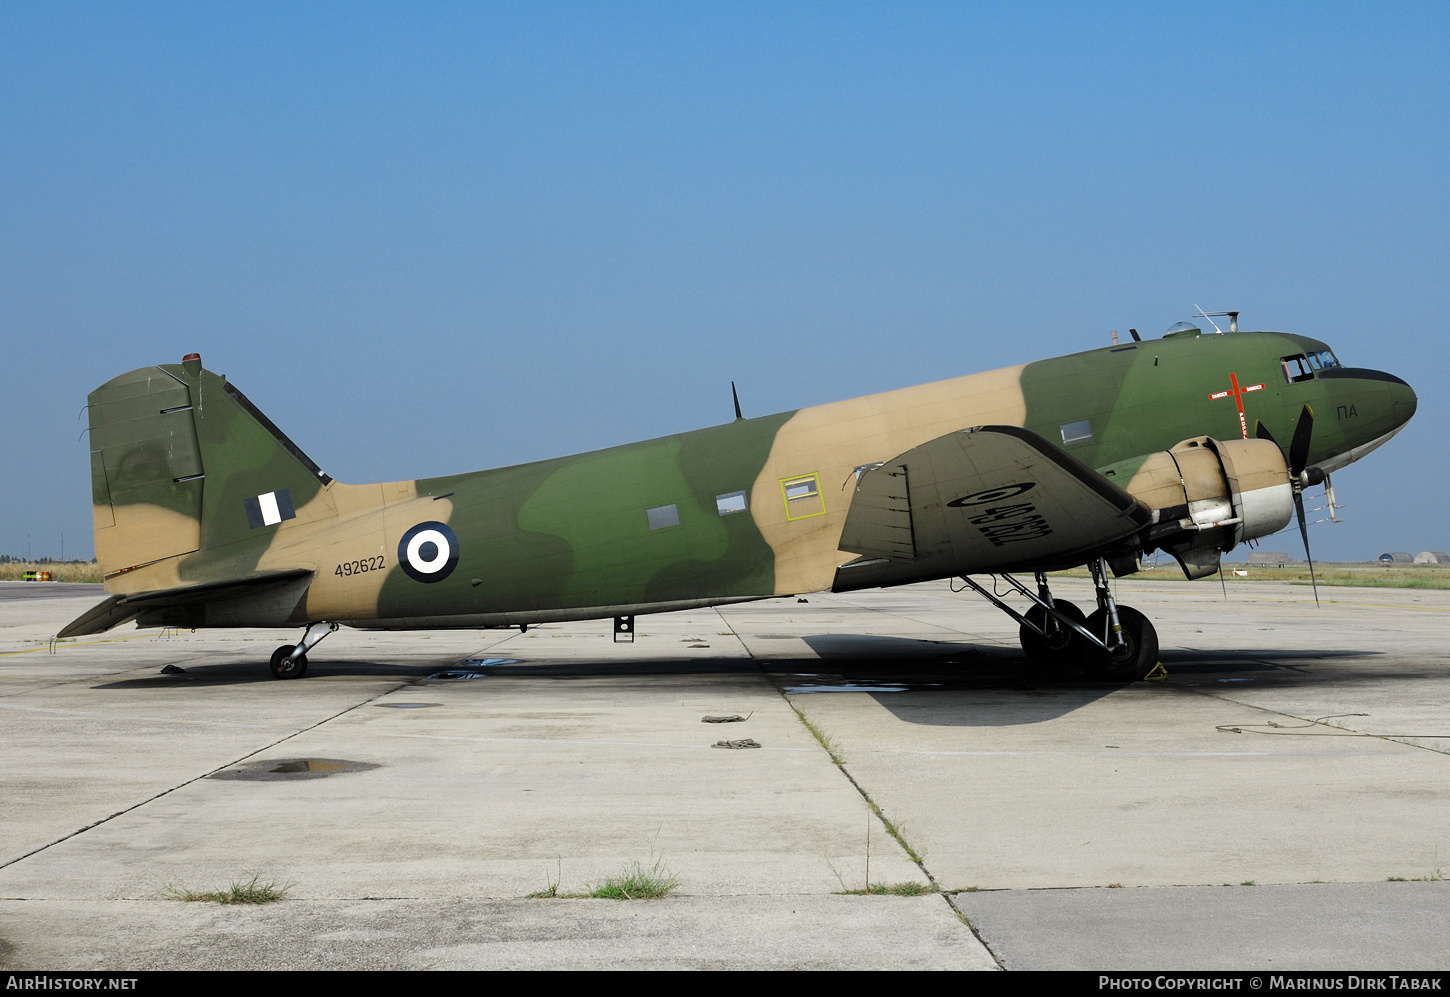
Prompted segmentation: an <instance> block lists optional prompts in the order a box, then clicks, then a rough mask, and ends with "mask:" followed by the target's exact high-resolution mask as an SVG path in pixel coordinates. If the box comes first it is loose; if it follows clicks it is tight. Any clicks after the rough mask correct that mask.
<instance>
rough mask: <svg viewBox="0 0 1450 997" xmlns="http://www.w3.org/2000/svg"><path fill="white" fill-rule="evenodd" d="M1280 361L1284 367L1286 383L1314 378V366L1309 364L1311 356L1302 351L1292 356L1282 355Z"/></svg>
mask: <svg viewBox="0 0 1450 997" xmlns="http://www.w3.org/2000/svg"><path fill="white" fill-rule="evenodd" d="M1279 363H1280V364H1282V365H1283V367H1284V383H1285V384H1295V383H1297V382H1299V381H1312V380H1313V379H1314V368H1313V367H1311V366H1309V358H1308V357H1306V356H1305V355H1304V354H1302V353H1296V354H1294V356H1292V357H1280V358H1279Z"/></svg>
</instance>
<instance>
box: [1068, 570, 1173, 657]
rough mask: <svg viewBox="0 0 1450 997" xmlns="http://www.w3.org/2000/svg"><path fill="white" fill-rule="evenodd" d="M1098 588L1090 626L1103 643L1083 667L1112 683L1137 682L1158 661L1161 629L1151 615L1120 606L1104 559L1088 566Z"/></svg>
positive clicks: (1089, 653)
mask: <svg viewBox="0 0 1450 997" xmlns="http://www.w3.org/2000/svg"><path fill="white" fill-rule="evenodd" d="M1088 568H1089V570H1091V571H1092V573H1093V587H1094V588H1095V589H1096V590H1097V597H1098V611H1097V612H1095V613H1093V615H1091V616H1089V617H1088V621H1087V628H1088V629H1089V630H1090V631H1092V633H1093V635H1094V636H1096V637H1100V638H1101V640H1102V643H1101V645H1100V646H1097V647H1091V646H1090V647H1088V648H1087V654H1086V655H1085V656H1084V659H1083V670H1084V671H1086V672H1087V673H1088V675H1089V676H1091V677H1092V678H1095V679H1102V680H1104V681H1108V682H1137V681H1140V680H1142V679H1144V678H1147V676H1148V673H1149V672H1151V671H1152V670H1153V666H1154V665H1156V664H1157V663H1158V631H1156V630H1154V629H1153V624H1152V623H1150V622H1149V621H1148V617H1146V616H1144V615H1143V614H1142V613H1140V612H1138V611H1137V610H1136V609H1133V608H1131V607H1129V606H1119V605H1118V603H1117V600H1116V599H1114V598H1113V590H1112V589H1111V588H1110V587H1109V586H1108V572H1107V565H1106V564H1105V563H1104V562H1103V560H1102V559H1101V558H1099V559H1098V560H1096V561H1093V562H1092V563H1090V564H1089V565H1088Z"/></svg>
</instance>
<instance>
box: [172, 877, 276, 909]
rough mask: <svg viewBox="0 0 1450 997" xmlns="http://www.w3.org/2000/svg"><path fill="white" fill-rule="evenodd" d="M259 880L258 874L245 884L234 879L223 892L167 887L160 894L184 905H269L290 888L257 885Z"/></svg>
mask: <svg viewBox="0 0 1450 997" xmlns="http://www.w3.org/2000/svg"><path fill="white" fill-rule="evenodd" d="M260 878H261V876H260V874H258V875H256V876H253V877H252V878H251V879H249V880H247V881H246V882H242V881H241V880H239V879H234V880H232V885H231V886H230V887H228V888H227V889H225V890H204V891H196V890H188V889H186V888H184V887H179V886H171V885H168V886H167V887H166V889H164V890H162V891H161V892H162V893H163V894H164V895H166V896H168V897H170V898H171V899H172V900H181V901H183V902H185V903H193V902H196V901H206V902H208V903H214V904H270V903H276V902H277V901H278V900H281V899H282V898H283V897H285V896H287V891H288V890H290V889H291V888H292V885H291V884H290V883H289V884H287V885H285V886H278V885H277V884H276V883H275V882H273V883H259V882H258V880H259V879H260Z"/></svg>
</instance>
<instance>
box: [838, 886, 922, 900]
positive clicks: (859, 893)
mask: <svg viewBox="0 0 1450 997" xmlns="http://www.w3.org/2000/svg"><path fill="white" fill-rule="evenodd" d="M935 892H936V888H935V887H933V886H923V885H921V884H920V883H872V884H871V885H870V886H868V887H866V889H864V890H842V891H841V893H843V894H846V895H848V896H853V897H924V896H928V895H930V894H932V893H935Z"/></svg>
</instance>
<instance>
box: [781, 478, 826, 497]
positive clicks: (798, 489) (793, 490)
mask: <svg viewBox="0 0 1450 997" xmlns="http://www.w3.org/2000/svg"><path fill="white" fill-rule="evenodd" d="M817 491H818V488H817V485H816V479H815V478H813V477H812V478H806V479H805V480H804V481H789V482H786V486H785V497H786V500H787V501H790V502H794V501H795V500H796V499H803V498H810V497H811V496H812V495H814V494H816V492H817Z"/></svg>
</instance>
